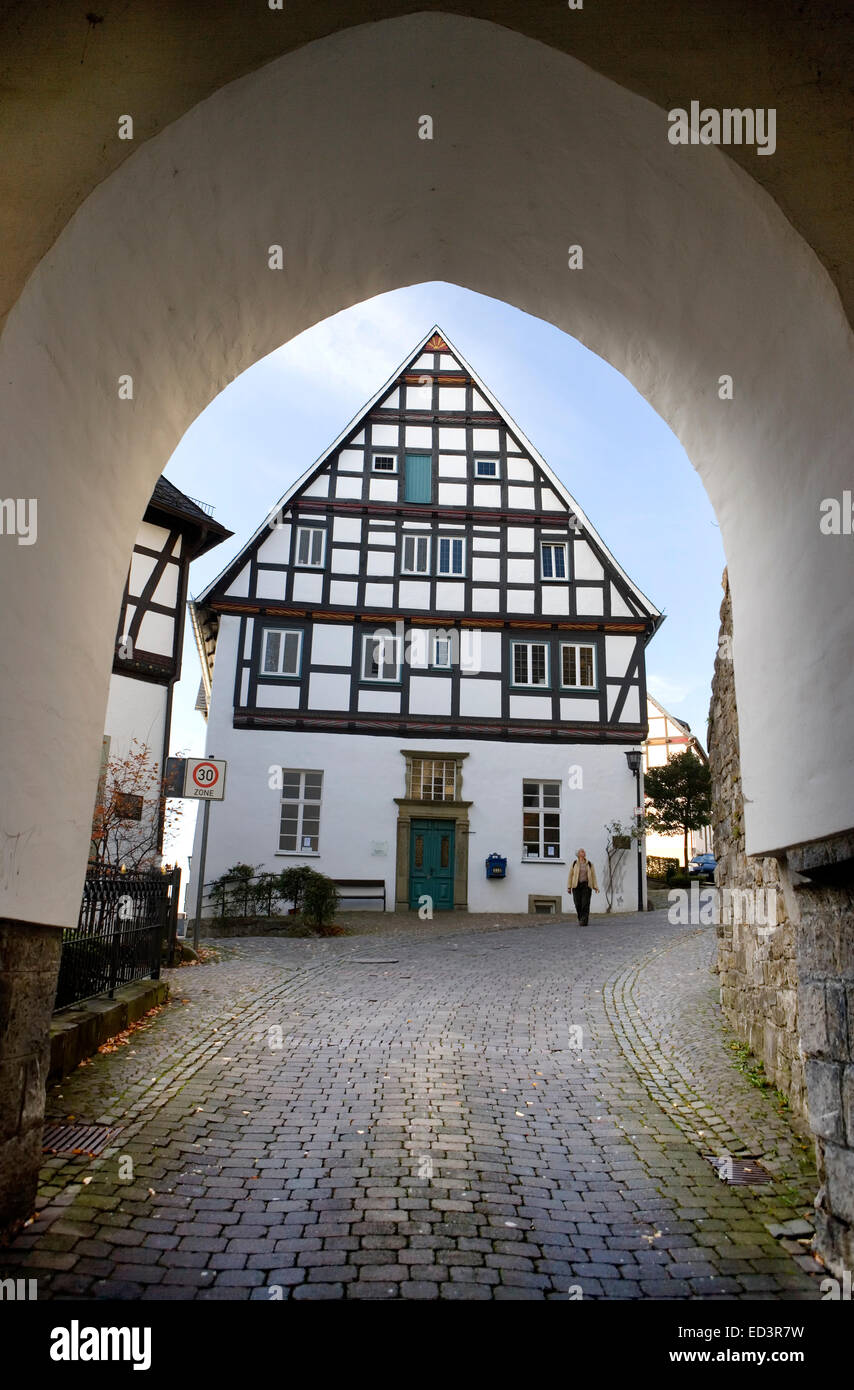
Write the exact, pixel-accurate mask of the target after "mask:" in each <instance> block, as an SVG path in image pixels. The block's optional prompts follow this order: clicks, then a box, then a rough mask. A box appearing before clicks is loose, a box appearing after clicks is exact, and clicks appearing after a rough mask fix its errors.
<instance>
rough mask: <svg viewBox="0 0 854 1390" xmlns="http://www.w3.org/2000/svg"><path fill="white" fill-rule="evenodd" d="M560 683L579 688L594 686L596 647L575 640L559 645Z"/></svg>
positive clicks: (587, 688) (585, 688) (586, 688)
mask: <svg viewBox="0 0 854 1390" xmlns="http://www.w3.org/2000/svg"><path fill="white" fill-rule="evenodd" d="M560 681H561V685H564V686H568V687H573V688H575V689H581V690H595V688H596V649H595V647H591V646H587V645H586V644H584V645H583V644H581V643H577V642H562V643H561V647H560Z"/></svg>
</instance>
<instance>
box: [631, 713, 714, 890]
mask: <svg viewBox="0 0 854 1390" xmlns="http://www.w3.org/2000/svg"><path fill="white" fill-rule="evenodd" d="M646 702H647V723H648V725H649V732H648V733H647V736H646V741H645V743H644V746H643V770H644V772H647V771H648V769H649V768H651V767H663V766H664V764H665V763H669V762H670V759H671V758H675V757H677V756H678V755H679V754H680V753H684V752H686V750H690V751H691V752H692V753H693V754H694V756H695V757H696V758H699V759H700V762H702V763H707V762H708V761H709V757H708V754H707V753H706V750H705V748H704V747H703V745H702V743H701V742H700V740H699V739H698V738H697V736H696V734H692V733H691V728H690V726H689V725H688V724H686V723H684V721H683V720H681V719H677V718H676V715H675V714H671V713H670V711H669V710H666V709H665V708H664V706H663V705H660V704H659V702H658V700H656V699H654V698H653V697H652V695H647V697H646ZM645 846H646V852H647V854H648V855H655V856H657V857H659V858H663V859H677V860H678V861H679V862H680V864H681V862H682V856H683V854H684V852H685V851H684V842H683V838H682V836H681V835H661V834H659V833H658V832H657V831H655V830H649V831H647V834H646V837H645ZM712 848H713V837H712V827H711V826H710V825H704V826H703V827H702V829H701V830H689V831H688V858H689V860H690V859H692V858H693V856H694V855H695V854H710V853H711V852H712Z"/></svg>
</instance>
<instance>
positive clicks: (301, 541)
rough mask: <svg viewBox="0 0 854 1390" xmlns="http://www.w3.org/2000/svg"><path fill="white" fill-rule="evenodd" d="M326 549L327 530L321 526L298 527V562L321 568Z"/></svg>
mask: <svg viewBox="0 0 854 1390" xmlns="http://www.w3.org/2000/svg"><path fill="white" fill-rule="evenodd" d="M325 550H326V532H325V531H324V530H323V529H322V528H321V527H319V526H298V527H297V548H296V563H297V564H298V565H307V566H308V567H309V568H310V569H320V568H321V566H322V565H323V560H324V553H325Z"/></svg>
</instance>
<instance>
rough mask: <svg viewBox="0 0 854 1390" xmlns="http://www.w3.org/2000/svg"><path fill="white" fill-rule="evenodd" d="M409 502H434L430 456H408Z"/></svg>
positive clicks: (407, 489) (407, 497)
mask: <svg viewBox="0 0 854 1390" xmlns="http://www.w3.org/2000/svg"><path fill="white" fill-rule="evenodd" d="M405 500H406V501H407V502H432V500H433V464H432V459H431V457H430V455H429V454H407V455H406V497H405Z"/></svg>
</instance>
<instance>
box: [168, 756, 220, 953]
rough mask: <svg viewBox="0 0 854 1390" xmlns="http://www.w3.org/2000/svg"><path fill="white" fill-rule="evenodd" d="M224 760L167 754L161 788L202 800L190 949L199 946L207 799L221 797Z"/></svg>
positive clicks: (206, 850) (214, 799) (207, 819)
mask: <svg viewBox="0 0 854 1390" xmlns="http://www.w3.org/2000/svg"><path fill="white" fill-rule="evenodd" d="M226 766H227V765H226V763H225V762H224V761H223V760H222V759H219V760H217V759H216V758H212V757H207V758H168V759H167V762H166V777H165V779H164V783H163V786H164V791H165V793H166V795H167V796H173V797H179V798H180V797H188V798H190V799H191V800H194V801H204V803H205V805H204V810H203V811H202V843H201V849H200V853H199V886H198V889H197V891H196V918H195V921H194V922H193V950H194V951H197V950H198V949H199V934H200V932H201V926H202V907H203V904H204V896H205V860H206V859H207V853H208V822H209V821H210V814H211V802H212V801H223V800H224V799H225V773H226Z"/></svg>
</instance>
